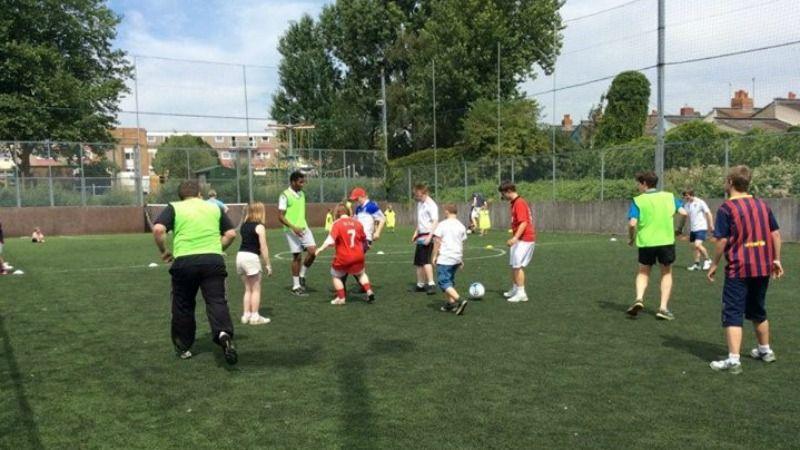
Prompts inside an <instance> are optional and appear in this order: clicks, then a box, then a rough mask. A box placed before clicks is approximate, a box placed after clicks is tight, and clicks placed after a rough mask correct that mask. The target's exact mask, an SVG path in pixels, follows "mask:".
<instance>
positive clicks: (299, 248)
mask: <svg viewBox="0 0 800 450" xmlns="http://www.w3.org/2000/svg"><path fill="white" fill-rule="evenodd" d="M286 241H287V242H289V251H290V252H291V253H292V254H297V253H303V250H305V249H307V248H309V247H316V246H317V243H316V242H314V234H313V233H312V232H311V230H309V229H308V228H306V229H305V231H304V232H303V237H302V238H301V237H300V236H298V235H296V234H294V233H292V232H291V231H287V232H286Z"/></svg>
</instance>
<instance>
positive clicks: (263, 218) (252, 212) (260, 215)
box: [244, 202, 267, 225]
mask: <svg viewBox="0 0 800 450" xmlns="http://www.w3.org/2000/svg"><path fill="white" fill-rule="evenodd" d="M244 221H245V222H258V223H260V224H261V225H266V224H267V209H266V208H265V207H264V204H263V203H261V202H253V203H250V204H249V205H247V213H246V214H245V216H244Z"/></svg>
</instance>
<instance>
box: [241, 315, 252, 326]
mask: <svg viewBox="0 0 800 450" xmlns="http://www.w3.org/2000/svg"><path fill="white" fill-rule="evenodd" d="M242 323H243V324H247V323H250V313H246V314H243V315H242Z"/></svg>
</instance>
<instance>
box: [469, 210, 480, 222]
mask: <svg viewBox="0 0 800 450" xmlns="http://www.w3.org/2000/svg"><path fill="white" fill-rule="evenodd" d="M480 214H481V212H480V210H479V209H478V208H475V209H473V210H472V212H471V213H470V214H469V216H470V217H471V218H472V220H478V218H479V217H480Z"/></svg>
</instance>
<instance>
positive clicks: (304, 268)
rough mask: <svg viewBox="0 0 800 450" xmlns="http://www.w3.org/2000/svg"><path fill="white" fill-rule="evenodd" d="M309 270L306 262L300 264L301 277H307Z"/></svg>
mask: <svg viewBox="0 0 800 450" xmlns="http://www.w3.org/2000/svg"><path fill="white" fill-rule="evenodd" d="M307 271H308V267H306V266H305V264H304V265H302V266H300V278H305V277H306V272H307Z"/></svg>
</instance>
